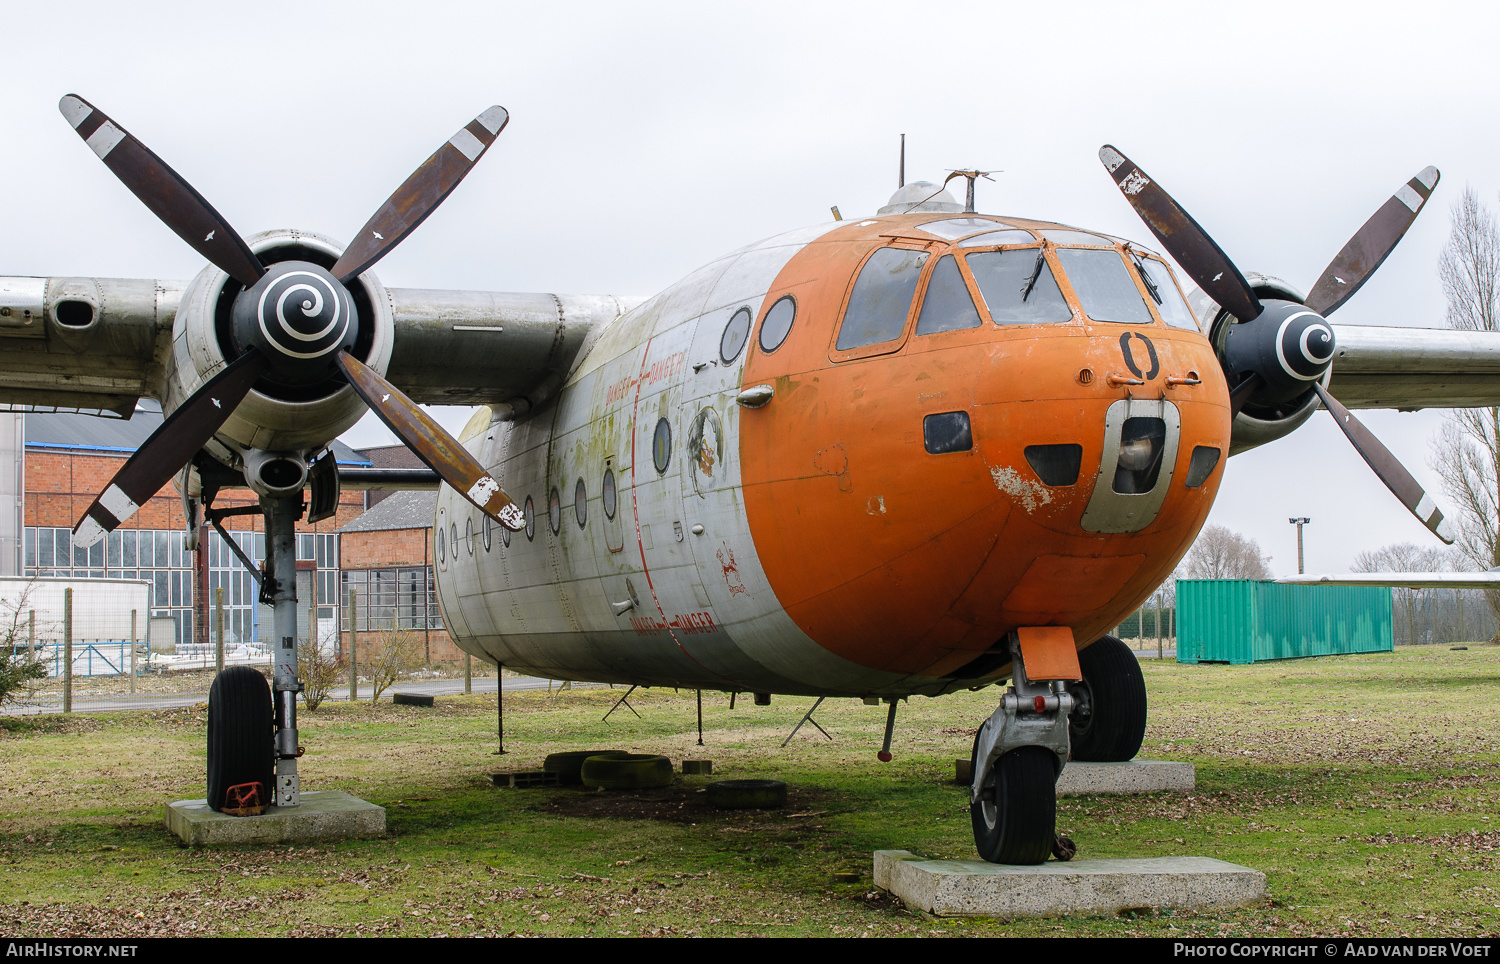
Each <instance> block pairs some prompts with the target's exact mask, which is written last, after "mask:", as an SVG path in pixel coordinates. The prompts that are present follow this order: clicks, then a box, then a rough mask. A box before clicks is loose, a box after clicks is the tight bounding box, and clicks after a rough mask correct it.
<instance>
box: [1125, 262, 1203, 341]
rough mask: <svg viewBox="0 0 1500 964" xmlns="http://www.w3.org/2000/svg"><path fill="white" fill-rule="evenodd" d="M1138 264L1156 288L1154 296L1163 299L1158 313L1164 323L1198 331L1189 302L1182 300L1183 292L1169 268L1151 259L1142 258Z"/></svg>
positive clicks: (1159, 304)
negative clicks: (1173, 278)
mask: <svg viewBox="0 0 1500 964" xmlns="http://www.w3.org/2000/svg"><path fill="white" fill-rule="evenodd" d="M1136 264H1139V265H1140V266H1141V270H1142V271H1144V272H1146V277H1148V278H1150V279H1151V284H1152V285H1155V287H1156V291H1155V292H1154V296H1155V297H1157V298H1160V299H1161V300H1160V301H1159V302H1158V303H1157V311H1159V312H1160V313H1161V318H1162V321H1165V322H1166V323H1167V324H1169V325H1171V326H1172V327H1173V328H1182V329H1185V330H1187V331H1197V330H1198V322H1197V321H1196V320H1195V319H1194V318H1193V312H1192V309H1191V308H1189V307H1188V305H1187V302H1186V301H1183V300H1182V291H1181V290H1179V289H1178V287H1177V282H1175V281H1173V280H1172V273H1171V272H1170V271H1168V270H1167V266H1166V265H1164V264H1162V263H1161V262H1160V261H1152V260H1151V259H1149V258H1141V259H1140V260H1139V261H1137V262H1136ZM1148 287H1150V286H1149V285H1148Z"/></svg>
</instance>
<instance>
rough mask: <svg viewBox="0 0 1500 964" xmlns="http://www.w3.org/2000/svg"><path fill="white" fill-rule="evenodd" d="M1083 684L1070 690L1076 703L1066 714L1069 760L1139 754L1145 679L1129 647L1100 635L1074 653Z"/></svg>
mask: <svg viewBox="0 0 1500 964" xmlns="http://www.w3.org/2000/svg"><path fill="white" fill-rule="evenodd" d="M1078 667H1079V669H1080V670H1082V672H1083V683H1082V684H1081V685H1080V686H1077V687H1076V688H1075V689H1074V690H1073V693H1074V697H1075V698H1076V699H1077V701H1078V703H1077V706H1075V707H1074V709H1073V712H1072V713H1070V714H1069V715H1068V738H1069V740H1070V741H1071V743H1072V749H1073V759H1075V760H1078V761H1080V762H1087V763H1123V762H1125V761H1126V760H1131V759H1134V758H1135V755H1136V754H1137V753H1139V752H1140V749H1141V740H1142V739H1143V738H1144V737H1145V735H1146V679H1145V677H1144V676H1142V675H1141V664H1140V662H1139V661H1138V660H1137V659H1136V656H1135V654H1134V653H1132V652H1131V651H1130V647H1129V646H1126V645H1125V644H1124V643H1122V642H1120V641H1119V640H1118V639H1116V638H1115V637H1113V636H1102V637H1100V638H1099V639H1098V641H1096V642H1095V643H1093V644H1092V645H1091V646H1088V647H1087V648H1085V649H1081V650H1079V651H1078Z"/></svg>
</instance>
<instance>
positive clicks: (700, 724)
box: [698, 690, 703, 746]
mask: <svg viewBox="0 0 1500 964" xmlns="http://www.w3.org/2000/svg"><path fill="white" fill-rule="evenodd" d="M698 745H699V746H702V745H703V691H702V690H699V691H698Z"/></svg>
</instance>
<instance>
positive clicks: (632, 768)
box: [578, 751, 672, 790]
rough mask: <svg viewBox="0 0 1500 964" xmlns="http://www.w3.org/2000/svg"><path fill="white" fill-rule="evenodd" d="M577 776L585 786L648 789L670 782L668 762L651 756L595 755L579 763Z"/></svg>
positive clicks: (639, 754) (664, 758) (670, 766)
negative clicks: (580, 764) (580, 766)
mask: <svg viewBox="0 0 1500 964" xmlns="http://www.w3.org/2000/svg"><path fill="white" fill-rule="evenodd" d="M578 775H579V778H580V779H581V780H582V781H583V785H584V786H586V787H602V788H603V789H605V790H649V789H651V788H653V787H664V786H667V785H668V784H669V783H671V782H672V761H671V760H668V759H667V758H666V757H664V756H657V755H655V754H653V753H622V752H619V751H615V752H612V753H596V754H594V755H592V756H590V757H589V758H588V759H586V760H584V761H583V767H582V768H581V769H580V770H579V774H578Z"/></svg>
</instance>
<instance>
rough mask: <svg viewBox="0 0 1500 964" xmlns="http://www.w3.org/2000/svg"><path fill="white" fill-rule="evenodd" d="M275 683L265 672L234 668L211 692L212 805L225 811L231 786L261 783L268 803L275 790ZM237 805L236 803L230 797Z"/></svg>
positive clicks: (209, 753) (221, 674) (222, 677)
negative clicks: (272, 683)
mask: <svg viewBox="0 0 1500 964" xmlns="http://www.w3.org/2000/svg"><path fill="white" fill-rule="evenodd" d="M273 739H274V730H273V727H272V714H271V687H270V686H268V685H267V684H266V678H265V677H264V676H262V675H261V674H260V672H259V671H257V670H255V669H252V668H251V667H249V666H231V667H230V668H229V669H226V670H224V672H222V673H220V674H219V675H218V676H216V677H214V682H213V686H212V687H210V688H209V691H208V805H209V807H210V808H211V809H213V810H216V811H222V810H223V809H224V807H225V804H226V800H225V797H226V795H227V794H228V792H229V790H230V788H231V787H235V788H239V787H242V786H244V785H245V784H251V783H259V784H260V785H261V796H260V800H261V802H262V805H265V804H269V803H270V799H271V792H272V791H273V790H274V789H275V786H276V784H275V780H274V777H273V771H274V761H273V760H272V755H273V751H274V744H273V742H272V741H273ZM229 805H230V806H235V805H236V802H235V801H229Z"/></svg>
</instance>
